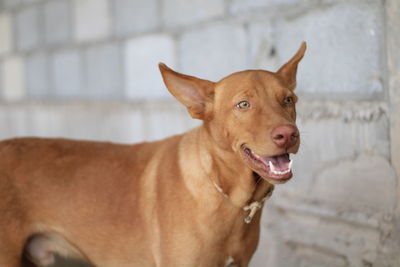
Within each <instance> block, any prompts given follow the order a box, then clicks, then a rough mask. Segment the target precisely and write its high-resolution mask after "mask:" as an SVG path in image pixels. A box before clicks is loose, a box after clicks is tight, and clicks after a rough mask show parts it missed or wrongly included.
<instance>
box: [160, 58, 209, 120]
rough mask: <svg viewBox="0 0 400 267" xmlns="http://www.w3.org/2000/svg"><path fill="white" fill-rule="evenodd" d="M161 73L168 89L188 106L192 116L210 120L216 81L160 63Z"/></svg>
mask: <svg viewBox="0 0 400 267" xmlns="http://www.w3.org/2000/svg"><path fill="white" fill-rule="evenodd" d="M158 67H159V68H160V71H161V75H162V77H163V80H164V83H165V85H166V86H167V88H168V90H169V91H170V92H171V94H172V95H173V96H175V98H176V99H178V100H179V102H181V103H182V104H184V105H185V106H186V108H187V109H188V111H189V113H190V115H191V116H192V118H195V119H200V120H208V119H209V118H210V117H211V109H212V101H213V97H214V85H215V83H214V82H211V81H207V80H203V79H199V78H196V77H193V76H189V75H185V74H181V73H178V72H176V71H173V70H172V69H170V68H168V67H167V65H165V64H164V63H159V64H158Z"/></svg>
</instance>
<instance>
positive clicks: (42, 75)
mask: <svg viewBox="0 0 400 267" xmlns="http://www.w3.org/2000/svg"><path fill="white" fill-rule="evenodd" d="M25 73H26V86H27V90H28V94H29V96H30V97H33V98H40V97H44V98H46V97H47V96H49V95H51V93H52V92H51V91H50V90H51V88H50V85H49V66H48V55H47V54H45V53H43V52H38V53H34V54H31V55H30V56H29V57H28V58H27V60H26V70H25Z"/></svg>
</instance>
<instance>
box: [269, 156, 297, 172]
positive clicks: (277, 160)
mask: <svg viewBox="0 0 400 267" xmlns="http://www.w3.org/2000/svg"><path fill="white" fill-rule="evenodd" d="M263 161H264V162H265V163H266V164H268V163H269V161H271V162H272V164H274V167H275V169H276V170H277V171H285V170H287V169H289V163H290V158H289V154H283V155H280V156H274V157H270V158H263Z"/></svg>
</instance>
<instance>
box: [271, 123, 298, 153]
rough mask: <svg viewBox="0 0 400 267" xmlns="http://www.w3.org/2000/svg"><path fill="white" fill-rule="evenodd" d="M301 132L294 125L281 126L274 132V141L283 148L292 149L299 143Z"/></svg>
mask: <svg viewBox="0 0 400 267" xmlns="http://www.w3.org/2000/svg"><path fill="white" fill-rule="evenodd" d="M299 136H300V134H299V130H297V128H296V127H295V126H292V125H281V126H278V127H276V128H275V129H274V130H273V131H272V140H273V141H274V143H275V144H276V145H277V146H278V147H281V148H286V149H288V148H290V147H292V146H294V145H295V144H296V143H297V140H298V139H299Z"/></svg>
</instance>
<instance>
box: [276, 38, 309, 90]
mask: <svg viewBox="0 0 400 267" xmlns="http://www.w3.org/2000/svg"><path fill="white" fill-rule="evenodd" d="M306 48H307V44H306V42H302V43H301V46H300V48H299V50H298V51H297V53H296V54H295V55H294V56H293V57H292V58H291V59H290V60H289V61H288V62H287V63H286V64H284V65H283V66H282V67H281V68H280V69H279V70H278V71H277V73H278V75H280V76H281V77H282V78H283V79H284V80H285V81H286V83H287V85H288V87H289V89H290V90H294V88H295V87H296V73H297V65H298V64H299V62H300V60H301V59H302V58H303V56H304V52H305V51H306Z"/></svg>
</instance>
